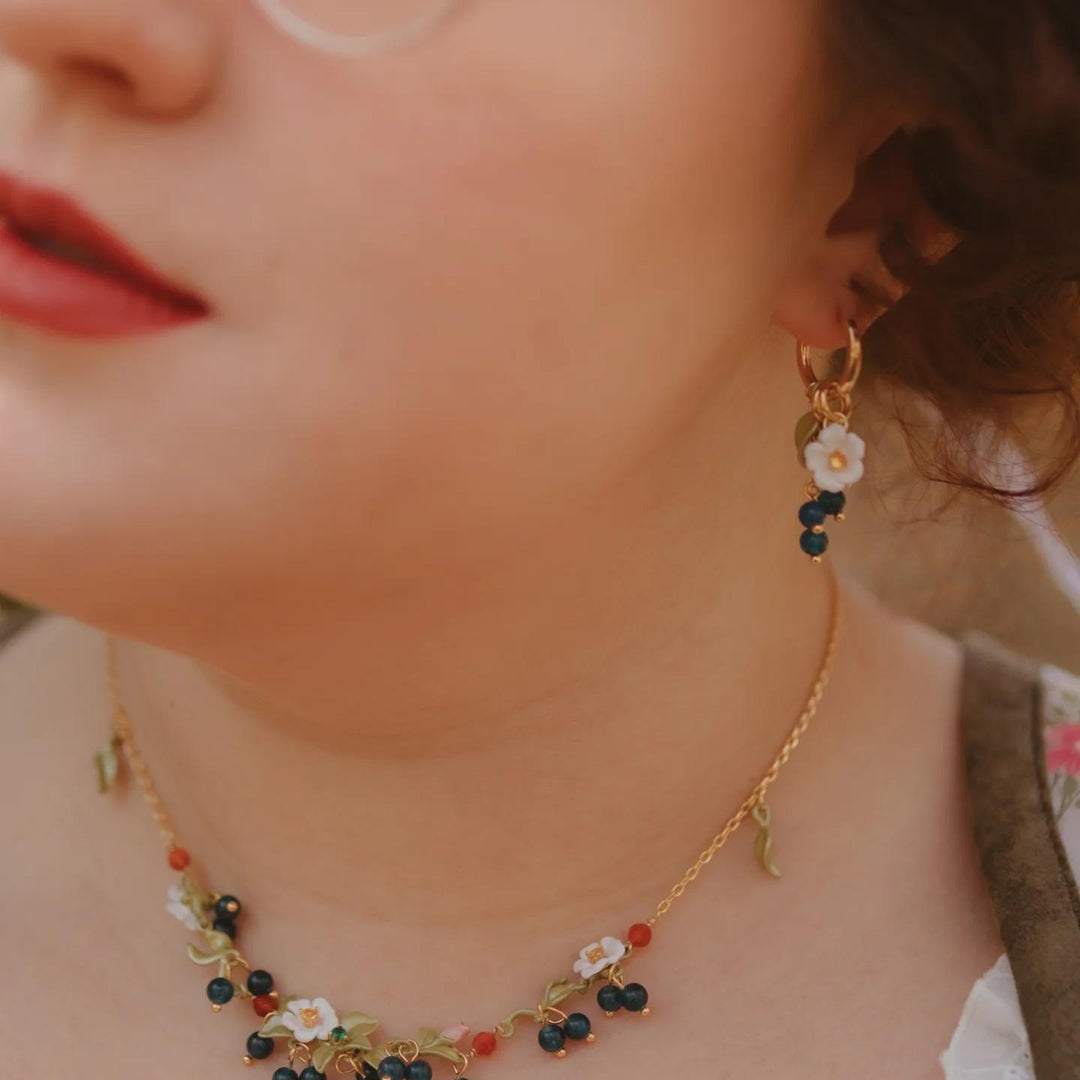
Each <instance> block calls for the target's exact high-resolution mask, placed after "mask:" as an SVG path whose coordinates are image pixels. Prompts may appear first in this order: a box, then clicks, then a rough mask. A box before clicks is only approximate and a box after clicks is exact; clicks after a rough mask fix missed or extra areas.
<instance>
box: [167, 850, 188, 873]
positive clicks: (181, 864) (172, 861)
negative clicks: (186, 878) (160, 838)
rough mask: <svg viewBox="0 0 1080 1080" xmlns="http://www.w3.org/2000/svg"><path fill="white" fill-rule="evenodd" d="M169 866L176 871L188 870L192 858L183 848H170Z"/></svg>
mask: <svg viewBox="0 0 1080 1080" xmlns="http://www.w3.org/2000/svg"><path fill="white" fill-rule="evenodd" d="M169 865H170V866H171V867H172V868H173V869H174V870H186V869H187V868H188V867H189V866H190V865H191V856H190V855H189V854H188V853H187V852H186V851H185V850H184V849H183V848H182V847H174V848H170V849H169Z"/></svg>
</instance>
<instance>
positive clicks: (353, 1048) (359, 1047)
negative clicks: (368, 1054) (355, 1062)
mask: <svg viewBox="0 0 1080 1080" xmlns="http://www.w3.org/2000/svg"><path fill="white" fill-rule="evenodd" d="M338 1049H339V1050H341V1051H342V1052H344V1053H353V1052H357V1053H360V1052H363V1051H364V1050H370V1049H371V1040H370V1039H367V1038H365V1037H364V1036H363V1035H357V1036H355V1037H353V1036H350V1038H349V1041H348V1042H346V1043H342V1044H341V1046H339V1047H338Z"/></svg>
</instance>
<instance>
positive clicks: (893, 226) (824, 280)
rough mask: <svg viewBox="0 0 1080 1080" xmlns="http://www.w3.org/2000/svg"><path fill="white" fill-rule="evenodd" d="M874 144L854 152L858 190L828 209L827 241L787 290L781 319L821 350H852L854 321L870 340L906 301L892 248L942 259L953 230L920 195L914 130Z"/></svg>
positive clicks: (891, 132)
mask: <svg viewBox="0 0 1080 1080" xmlns="http://www.w3.org/2000/svg"><path fill="white" fill-rule="evenodd" d="M870 146H871V148H870V150H869V152H867V151H866V150H865V149H864V150H860V149H859V148H856V147H853V148H852V161H851V174H852V176H853V179H852V183H851V186H850V191H849V192H848V194H847V196H846V198H845V199H844V201H843V202H842V203H841V204H840V205H839V206H835V207H830V208H828V211H829V212H828V215H827V216H826V217H825V218H824V219H823V220H822V221H821V225H820V237H819V240H818V241H817V243H816V245H815V246H814V248H813V250H812V251H811V253H810V255H809V257H808V259H807V260H806V262H805V263H804V264H803V265H802V266H799V267H797V268H795V270H794V272H793V273H792V275H791V276H790V278H789V279H788V281H787V282H786V283H785V284H784V286H783V288H782V290H781V293H780V295H779V297H778V300H777V304H776V308H775V310H774V313H773V319H774V321H775V322H776V323H777V324H778V325H779V326H781V327H783V328H784V329H785V330H787V331H788V333H790V334H791V335H792V336H793V337H795V338H797V339H798V340H800V341H802V342H804V343H805V344H807V345H810V346H811V347H813V348H819V349H839V348H842V347H844V346H845V345H846V344H847V342H848V330H847V327H848V322H849V321H852V320H853V321H854V322H855V325H856V327H857V328H858V331H859V333H860V334H862V333H864V332H865V331H866V329H867V327H869V326H870V324H871V323H873V322H874V320H875V319H877V318H879V317H880V316H881V315H882V314H884V313H885V312H886V311H888V310H889V308H891V307H892V306H893V304H895V303H897V302H898V301H899V300H901V299H902V298H903V297H904V295H905V293H906V292H907V291H908V288H907V286H906V285H905V284H904V283H903V282H902V281H900V280H899V279H898V278H897V277H895V276H893V274H892V273H891V272H890V270H889V268H888V266H887V265H886V262H885V259H884V258H883V257H882V248H883V246H884V245H885V244H887V243H888V244H890V245H892V246H899V247H901V248H905V249H907V250H908V251H909V252H911V253H913V254H916V255H917V256H921V255H922V253H923V252H926V251H930V250H935V251H937V252H939V253H941V252H942V246H943V242H942V236H943V235H944V234H945V233H947V231H948V230H946V229H945V228H944V227H943V226H941V224H940V223H939V222H937V221H936V219H933V217H932V216H931V215H930V213H929V211H928V210H927V208H926V206H925V204H924V202H923V200H922V198H921V196H920V195H919V192H918V189H917V185H916V183H915V175H914V171H913V169H912V162H911V144H910V137H909V135H908V133H907V130H906V129H905V128H904V127H903V126H895V125H891V124H890V125H889V128H888V131H887V133H886V135H885V137H884V138H874V139H872V140H871V143H870ZM947 246H951V243H950V244H949V245H947Z"/></svg>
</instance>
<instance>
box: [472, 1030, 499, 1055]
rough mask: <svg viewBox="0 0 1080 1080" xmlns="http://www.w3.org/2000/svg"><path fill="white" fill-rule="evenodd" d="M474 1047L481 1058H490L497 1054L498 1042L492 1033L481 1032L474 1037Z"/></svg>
mask: <svg viewBox="0 0 1080 1080" xmlns="http://www.w3.org/2000/svg"><path fill="white" fill-rule="evenodd" d="M472 1046H473V1049H474V1050H475V1051H476V1052H477V1053H478V1054H479V1055H480V1056H481V1057H488V1056H489V1055H491V1054H494V1053H495V1047H496V1046H498V1042H497V1041H496V1039H495V1036H494V1035H493V1034H492V1033H491V1032H490V1031H480V1032H478V1033H477V1034H476V1035H474V1036H473V1041H472Z"/></svg>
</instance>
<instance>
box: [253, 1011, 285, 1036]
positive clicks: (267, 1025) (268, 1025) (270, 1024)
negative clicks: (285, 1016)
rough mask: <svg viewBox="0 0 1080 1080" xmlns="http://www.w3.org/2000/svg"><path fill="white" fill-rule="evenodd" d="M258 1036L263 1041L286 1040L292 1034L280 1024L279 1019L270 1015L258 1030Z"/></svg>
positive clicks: (273, 1014) (272, 1014)
mask: <svg viewBox="0 0 1080 1080" xmlns="http://www.w3.org/2000/svg"><path fill="white" fill-rule="evenodd" d="M259 1034H260V1035H262V1036H263V1038H265V1039H288V1038H290V1037H291V1036H292V1032H291V1031H290V1030H289V1029H288V1028H287V1027H286V1026H285V1025H284V1024H283V1023H282V1022H281V1017H280V1016H278V1015H276V1014H275V1013H271V1014H270V1015H269V1016H268V1017H267V1018H266V1020H265V1021H264V1022H263V1026H262V1027H261V1028H259Z"/></svg>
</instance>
